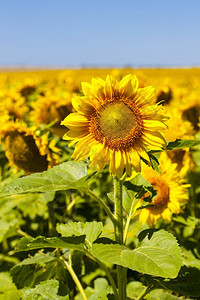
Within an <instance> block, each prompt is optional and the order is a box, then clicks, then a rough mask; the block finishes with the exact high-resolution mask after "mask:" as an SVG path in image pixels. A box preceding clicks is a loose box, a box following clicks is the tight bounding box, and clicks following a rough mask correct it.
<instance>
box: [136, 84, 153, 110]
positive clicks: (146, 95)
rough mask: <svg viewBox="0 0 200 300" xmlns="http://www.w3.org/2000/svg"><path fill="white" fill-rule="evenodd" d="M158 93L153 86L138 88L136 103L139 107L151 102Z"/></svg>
mask: <svg viewBox="0 0 200 300" xmlns="http://www.w3.org/2000/svg"><path fill="white" fill-rule="evenodd" d="M155 96H156V93H155V89H154V88H153V87H152V86H147V87H145V88H141V89H138V92H137V99H136V103H137V105H138V107H139V108H140V107H142V106H143V105H144V104H146V103H149V104H150V103H151V102H152V101H153V100H154V99H155Z"/></svg>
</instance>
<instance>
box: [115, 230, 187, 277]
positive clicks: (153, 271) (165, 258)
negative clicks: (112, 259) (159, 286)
mask: <svg viewBox="0 0 200 300" xmlns="http://www.w3.org/2000/svg"><path fill="white" fill-rule="evenodd" d="M121 258H122V261H123V263H125V265H126V266H127V267H129V268H131V269H133V270H136V271H138V272H140V273H145V274H149V275H153V276H160V277H164V278H175V277H177V275H178V272H179V270H180V268H181V264H182V257H181V250H180V247H179V246H178V243H177V241H176V238H175V237H174V236H173V235H172V234H171V233H168V232H167V231H165V230H159V231H157V232H154V233H153V234H152V236H151V237H145V239H144V240H143V241H142V242H141V245H140V247H138V248H136V249H134V250H125V251H123V252H122V254H121Z"/></svg>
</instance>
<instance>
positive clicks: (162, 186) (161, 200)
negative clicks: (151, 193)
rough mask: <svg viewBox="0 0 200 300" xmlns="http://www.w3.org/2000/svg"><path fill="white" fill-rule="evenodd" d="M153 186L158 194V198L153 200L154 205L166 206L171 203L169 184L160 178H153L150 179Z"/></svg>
mask: <svg viewBox="0 0 200 300" xmlns="http://www.w3.org/2000/svg"><path fill="white" fill-rule="evenodd" d="M148 181H149V182H150V183H151V185H152V186H153V187H154V189H155V190H156V192H157V196H156V197H155V198H154V199H153V201H152V204H156V206H164V205H167V203H168V202H169V196H170V190H169V186H168V184H167V183H166V182H165V181H164V180H163V178H161V176H159V177H152V178H150V179H148Z"/></svg>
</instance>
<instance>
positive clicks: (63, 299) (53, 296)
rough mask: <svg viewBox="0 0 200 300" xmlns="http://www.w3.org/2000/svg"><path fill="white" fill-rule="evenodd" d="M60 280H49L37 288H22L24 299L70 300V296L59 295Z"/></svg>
mask: <svg viewBox="0 0 200 300" xmlns="http://www.w3.org/2000/svg"><path fill="white" fill-rule="evenodd" d="M58 289H59V282H58V281H57V280H47V281H44V282H42V283H40V284H38V285H36V287H35V288H24V289H22V290H21V293H22V296H23V299H24V300H47V299H48V300H69V296H68V295H66V296H60V295H58Z"/></svg>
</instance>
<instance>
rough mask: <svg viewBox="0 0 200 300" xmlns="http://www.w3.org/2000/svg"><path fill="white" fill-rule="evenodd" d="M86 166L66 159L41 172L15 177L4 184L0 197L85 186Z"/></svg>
mask: <svg viewBox="0 0 200 300" xmlns="http://www.w3.org/2000/svg"><path fill="white" fill-rule="evenodd" d="M86 174H87V168H86V165H85V164H84V163H83V162H78V163H75V162H73V161H68V162H66V163H63V164H60V165H58V166H55V167H53V168H52V169H49V170H47V171H45V172H42V173H35V174H32V175H29V176H25V177H22V178H17V179H15V180H13V181H12V182H10V183H9V184H8V185H6V186H5V187H4V188H3V190H2V191H1V197H5V196H10V195H13V194H23V193H31V192H34V193H35V192H53V191H61V190H67V189H78V188H86V180H87V176H86Z"/></svg>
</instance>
